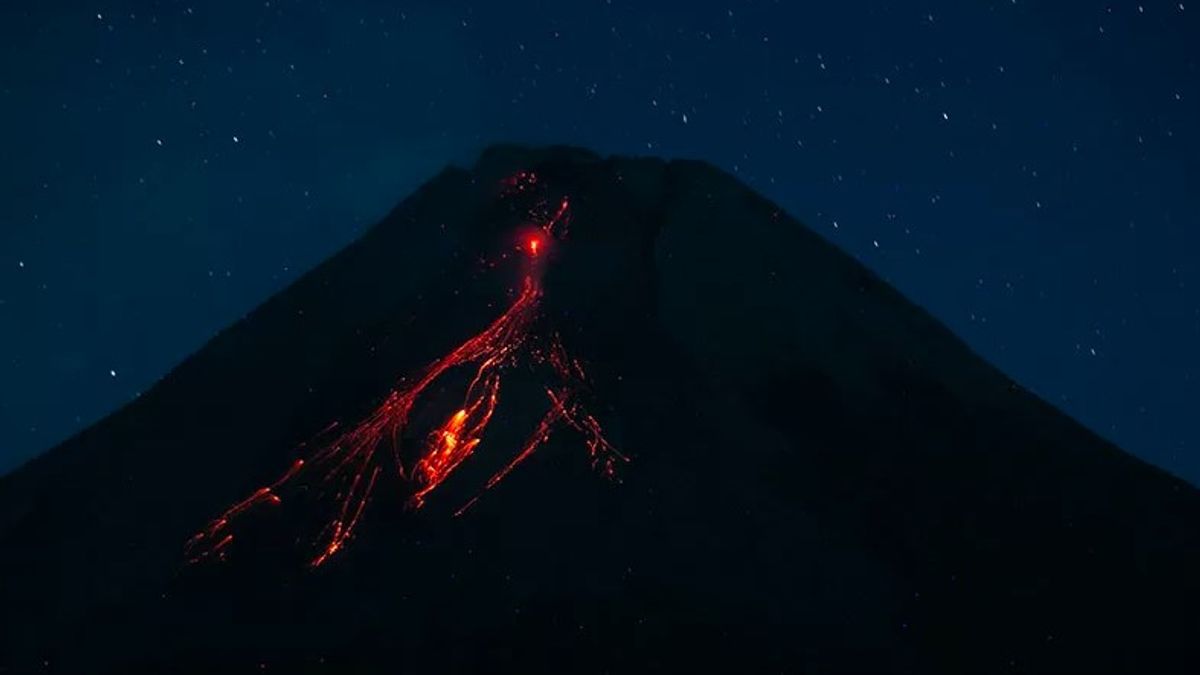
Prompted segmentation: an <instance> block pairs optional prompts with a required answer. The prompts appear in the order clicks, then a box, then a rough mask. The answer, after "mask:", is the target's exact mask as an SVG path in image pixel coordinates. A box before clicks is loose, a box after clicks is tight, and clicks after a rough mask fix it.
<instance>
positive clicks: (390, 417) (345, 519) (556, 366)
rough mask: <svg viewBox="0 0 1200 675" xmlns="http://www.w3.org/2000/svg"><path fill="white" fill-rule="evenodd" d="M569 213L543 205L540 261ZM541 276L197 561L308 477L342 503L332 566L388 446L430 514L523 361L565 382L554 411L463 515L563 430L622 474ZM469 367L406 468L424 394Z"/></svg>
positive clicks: (215, 535) (603, 466)
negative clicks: (543, 310) (458, 393)
mask: <svg viewBox="0 0 1200 675" xmlns="http://www.w3.org/2000/svg"><path fill="white" fill-rule="evenodd" d="M507 184H508V185H509V187H510V188H512V189H513V190H516V191H524V190H526V189H532V188H533V186H535V185H536V184H537V177H536V176H535V175H534V174H532V173H525V172H522V173H520V174H517V175H516V176H515V177H514V178H512V179H510V181H509V182H508V183H507ZM568 209H569V201H568V200H567V198H565V197H564V198H562V200H561V201H560V202H559V203H558V204H557V207H556V209H555V210H554V212H553V213H550V212H549V210H548V209H543V212H544V213H545V215H544V217H543V218H542V219H541V224H540V225H539V226H538V230H539V232H541V233H542V234H544V239H545V240H544V239H543V237H542V236H537V235H535V236H534V237H531V238H530V239H529V240H528V241H527V242H525V244H524V245H523V246H521V247H519V248H521V249H522V250H524V251H525V252H526V253H527V254H528V255H529V257H530V258H531V259H536V258H537V257H538V256H539V253H540V252H541V250H542V249H543V248H544V246H545V245H546V243H547V241H546V240H550V239H553V238H554V237H555V236H558V237H560V238H561V236H562V234H563V232H564V231H565V229H566V225H567V222H568V220H569V211H568ZM541 270H542V266H541V265H540V264H531V265H530V269H529V271H527V273H526V274H525V276H524V278H523V283H522V287H521V291H520V293H519V294H518V295H517V297H516V298H515V300H514V301H513V303H512V304H511V305H510V306H509V307H508V309H507V310H506V311H505V312H504V313H503V314H501V315H500V316H499V317H497V318H496V319H495V320H494V321H493V322H492V323H491V324H490V325H488V326H487V327H486V328H485V329H484V330H483V331H481V332H480V333H478V334H476V335H474V336H473V337H471V338H470V339H468V340H467V341H466V342H464V343H462V344H461V345H459V346H458V347H457V348H456V349H454V350H452V351H451V352H449V353H448V354H446V355H445V356H443V357H441V358H440V359H438V360H436V361H434V362H433V363H432V364H430V365H429V366H428V367H426V368H425V369H424V370H423V371H422V372H421V374H420V375H419V376H418V377H417V378H416V379H415V380H414V381H412V382H411V383H410V384H408V385H406V386H400V387H397V388H396V389H393V390H392V391H391V392H390V393H389V394H388V395H387V397H386V398H385V399H384V401H383V403H381V404H380V405H379V406H378V407H377V408H376V409H375V410H374V411H373V412H371V414H369V415H368V416H366V417H365V418H364V419H363V420H361V421H360V422H359V423H358V424H356V425H354V426H352V427H350V428H348V429H347V430H345V431H343V432H341V433H340V434H338V435H337V436H336V437H335V438H333V440H331V441H329V442H326V443H323V444H321V445H320V446H318V449H317V450H316V451H315V452H313V453H312V455H311V456H310V457H309V458H308V459H307V460H305V459H298V460H296V461H295V462H294V463H293V464H292V466H291V467H290V468H289V469H288V470H287V471H286V472H285V473H284V474H283V475H281V476H280V477H279V478H278V479H276V480H275V481H274V482H272V483H270V484H269V485H266V486H264V487H261V488H259V489H258V490H255V491H254V492H253V493H251V495H250V496H249V497H247V498H245V499H243V500H242V501H240V502H237V503H236V504H234V505H233V506H231V507H230V508H228V509H227V510H225V511H224V512H223V513H222V514H221V515H220V516H218V517H217V518H216V519H214V520H212V521H211V522H210V523H209V524H208V525H207V526H206V527H205V528H204V529H203V530H201V531H200V532H198V533H196V534H195V535H194V536H193V537H192V538H191V539H189V540H188V541H187V544H186V546H185V553H186V555H187V558H188V560H189V561H191V562H200V561H203V560H207V559H218V560H223V559H224V558H225V556H226V552H227V550H228V549H229V547H230V545H231V544H232V543H233V541H234V536H235V533H234V531H233V530H234V523H235V522H236V521H237V520H238V519H239V518H240V517H241V516H243V515H245V514H246V513H247V512H249V511H251V510H253V509H255V508H256V507H258V506H260V505H263V504H272V505H279V504H282V503H283V498H282V497H281V496H280V494H279V493H280V491H281V490H282V489H283V488H285V487H286V486H289V485H292V484H294V483H296V482H297V481H298V479H299V478H300V477H301V476H311V477H312V480H313V481H315V482H317V483H319V484H320V485H321V487H323V488H324V489H325V493H327V494H328V493H332V494H333V495H334V500H335V502H336V508H335V509H334V510H335V514H334V516H333V517H332V518H331V519H330V520H329V522H328V523H326V525H325V526H324V527H323V528H322V530H321V534H320V535H319V536H318V541H317V549H318V552H317V554H316V555H315V556H314V557H313V558H312V559H311V560H310V564H311V565H312V566H314V567H315V566H320V565H322V564H324V563H325V562H326V561H328V560H329V559H330V558H331V557H332V556H333V555H335V554H336V553H338V552H339V551H341V550H343V549H344V548H345V546H346V544H347V543H348V542H349V540H350V539H351V537H352V535H353V533H354V530H355V527H356V526H357V525H358V523H359V522H360V520H361V518H362V515H363V513H364V512H365V511H366V508H367V505H368V503H369V501H370V498H371V495H372V493H373V491H374V490H375V486H376V483H377V481H378V479H379V477H380V475H381V473H382V472H383V466H382V462H381V460H380V458H379V451H380V448H381V447H383V446H384V445H385V444H386V443H388V442H390V445H391V448H392V450H393V453H392V456H393V458H394V460H395V465H396V473H397V475H398V477H399V479H400V481H401V482H402V483H404V484H406V485H407V486H408V490H409V491H410V496H409V498H408V502H407V505H408V508H410V509H419V508H421V507H422V506H423V505H424V504H425V500H426V498H427V497H428V496H429V494H430V493H431V492H433V491H434V490H435V489H436V488H437V487H438V486H439V485H441V484H442V483H443V482H445V480H446V479H447V478H449V477H450V476H451V475H452V474H453V473H454V471H455V470H456V469H457V468H458V467H459V466H461V465H462V463H463V462H465V461H466V460H468V459H469V458H470V457H471V456H472V455H473V454H474V452H475V451H476V449H477V448H478V447H479V445H480V444H481V443H482V441H483V435H484V432H485V431H486V429H487V427H488V424H489V423H490V422H491V420H492V418H493V416H494V414H495V413H496V409H497V405H498V404H499V395H500V388H501V382H502V379H503V374H504V372H505V371H506V370H508V369H509V368H511V367H512V366H514V365H516V364H517V363H518V362H520V361H522V360H527V361H530V362H532V363H534V364H548V365H549V370H550V372H551V373H552V374H553V375H554V377H555V379H556V380H557V384H556V385H554V386H547V387H546V394H547V396H548V398H549V400H550V408H549V410H548V411H547V412H546V413H545V415H544V416H543V417H542V419H541V421H540V422H539V423H538V426H537V427H536V429H535V430H534V432H533V433H532V434H531V435H530V436H529V438H528V440H526V442H525V444H524V445H523V446H522V447H521V449H520V451H519V452H518V453H517V454H516V455H515V456H514V457H513V458H512V459H511V460H510V461H509V462H508V463H507V464H506V465H505V466H504V467H503V468H501V469H500V470H499V471H497V472H496V473H495V474H494V475H492V477H491V478H490V479H488V481H487V483H486V484H485V485H484V486H483V487H482V489H481V490H480V492H479V494H477V495H476V496H475V497H473V498H472V499H471V500H470V501H469V502H467V504H465V505H464V506H462V507H461V508H460V509H459V510H458V511H456V512H455V515H461V514H462V513H464V512H465V511H466V510H467V509H468V508H470V507H471V506H472V505H474V504H475V503H476V502H477V501H478V500H479V498H480V497H481V496H482V495H483V493H484V492H486V491H488V490H491V489H492V488H494V487H495V486H496V485H498V484H499V483H500V482H501V481H502V480H503V479H504V478H505V476H507V475H508V474H509V473H510V472H511V471H512V470H513V469H515V468H516V467H517V466H518V465H519V464H521V463H522V462H524V461H525V460H526V459H527V458H528V457H529V456H531V455H532V454H533V453H534V452H535V451H536V450H537V448H539V447H540V446H542V445H544V444H545V443H546V441H547V440H548V439H549V438H550V435H551V434H552V432H553V431H554V429H556V428H558V427H567V428H570V429H573V430H575V431H576V432H578V433H580V434H581V435H583V437H584V438H585V443H586V447H587V450H588V454H589V457H590V458H591V461H592V465H593V467H599V468H600V470H601V472H602V473H603V474H604V475H605V476H608V477H612V476H613V475H614V469H615V464H616V462H618V461H621V462H623V461H628V460H627V458H626V457H625V456H624V455H622V454H621V453H620V452H618V451H617V450H616V448H615V447H613V445H612V444H611V443H609V442H608V440H607V439H606V438H605V437H604V433H603V430H602V429H601V427H600V423H599V421H598V420H597V419H596V417H595V416H593V415H592V414H591V413H590V412H588V411H587V410H586V409H585V408H584V406H583V404H582V403H581V402H580V401H581V399H582V397H583V393H584V392H585V391H586V390H587V388H588V378H587V374H586V372H585V371H584V368H583V365H582V363H581V362H580V361H579V360H578V359H575V358H573V357H572V356H570V355H569V354H568V353H567V351H566V349H565V348H564V347H563V344H562V340H561V339H560V338H559V336H558V335H557V334H556V333H551V334H549V335H542V334H541V331H539V330H538V328H539V327H540V322H539V321H538V319H539V313H540V311H539V310H540V301H541V298H542V288H541ZM468 365H474V366H475V374H474V376H473V377H472V379H471V381H470V383H469V384H468V385H467V387H466V391H465V392H464V395H463V399H462V403H461V405H460V406H459V407H458V409H457V410H455V412H453V413H452V414H451V415H450V416H449V418H448V419H446V421H445V422H443V423H442V424H441V425H439V426H438V427H436V428H435V429H434V430H432V431H431V432H430V433H429V434H428V435H427V437H426V439H425V442H424V444H423V445H422V448H421V452H420V454H419V455H418V457H417V459H416V460H415V461H414V462H413V463H412V464H411V465H410V466H407V467H406V466H405V463H404V462H403V461H402V459H403V458H402V455H401V442H400V439H401V437H402V435H403V434H404V432H405V430H406V428H407V427H408V424H409V418H410V416H411V414H412V412H413V409H414V407H415V406H416V405H417V403H418V400H419V399H420V398H421V395H422V394H423V393H424V392H425V391H426V390H427V389H428V388H429V387H430V385H432V384H433V383H434V382H436V381H437V380H438V379H440V378H441V377H442V376H443V375H444V374H445V373H446V372H447V371H449V370H451V369H453V368H456V367H458V366H468ZM332 428H333V425H331V427H330V429H332Z"/></svg>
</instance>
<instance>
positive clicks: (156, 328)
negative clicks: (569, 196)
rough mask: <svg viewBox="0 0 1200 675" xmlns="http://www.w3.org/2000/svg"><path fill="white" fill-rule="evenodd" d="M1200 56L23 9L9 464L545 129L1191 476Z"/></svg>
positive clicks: (7, 184)
mask: <svg viewBox="0 0 1200 675" xmlns="http://www.w3.org/2000/svg"><path fill="white" fill-rule="evenodd" d="M1197 41H1200V4H1198V5H1197V6H1196V7H1192V3H1191V1H1190V0H1188V1H1187V2H1184V3H1180V2H1177V1H1176V0H1172V1H1170V2H1167V1H1162V0H1144V2H1142V3H1141V4H1139V3H1137V2H1122V1H1111V2H1090V1H1083V0H1054V1H1051V0H1045V1H1041V2H1035V1H1034V0H994V1H992V2H984V1H976V2H964V1H962V0H927V1H918V0H911V1H905V2H884V1H881V0H870V1H866V0H839V1H838V2H821V3H816V2H800V1H795V2H784V1H782V0H776V1H767V0H756V1H747V0H727V1H725V2H715V3H714V2H705V1H703V0H688V1H686V2H643V1H641V0H637V1H634V0H579V1H574V0H573V1H571V2H562V1H561V0H559V1H553V2H552V1H544V2H516V1H513V2H454V1H450V0H439V1H437V2H434V1H428V2H403V1H397V0H339V1H337V2H334V1H333V0H328V1H325V2H312V1H307V0H269V1H258V2H254V1H250V0H236V1H228V0H212V1H207V2H194V1H191V2H175V1H169V0H160V1H141V2H129V1H115V0H112V1H110V0H98V1H94V2H79V1H77V0H44V1H39V2H32V1H28V0H27V1H24V2H18V1H14V2H5V3H3V4H2V5H0V53H2V56H0V173H2V180H0V472H3V471H7V470H11V469H12V468H13V467H15V466H17V465H18V464H20V463H21V462H23V461H25V460H27V459H28V458H30V457H32V456H34V455H35V454H37V453H38V452H40V451H43V450H45V449H47V448H49V447H51V446H52V445H54V444H55V443H57V442H59V441H61V440H63V439H65V438H66V437H68V436H69V435H71V434H73V433H75V432H78V431H79V430H81V429H82V428H84V427H86V426H87V425H88V424H90V423H92V422H94V421H95V420H97V419H99V418H100V417H102V416H104V415H105V414H107V413H109V412H111V411H112V410H114V409H115V408H117V407H119V406H120V405H122V404H123V403H125V402H127V401H129V400H131V399H132V398H134V397H136V396H138V395H139V392H142V391H145V390H146V389H147V388H148V387H149V386H151V385H152V384H153V382H155V381H156V380H157V379H159V378H160V377H162V376H163V375H164V374H165V373H166V372H167V371H169V370H170V368H172V366H173V365H175V364H177V363H178V362H179V361H180V360H181V359H182V358H183V357H184V356H186V355H187V354H189V353H190V352H192V351H194V350H196V349H197V348H199V347H200V346H201V345H203V344H204V342H205V341H206V340H207V339H208V338H209V337H210V336H211V335H213V334H214V333H215V332H216V331H217V330H219V329H220V328H221V327H223V326H225V325H227V324H229V323H230V322H232V321H234V320H236V319H237V318H238V317H240V316H242V315H244V314H245V313H246V312H248V311H249V310H250V309H252V308H253V307H254V306H255V305H257V304H258V303H260V302H261V301H263V300H264V299H265V298H267V297H268V296H269V295H271V294H272V293H273V292H275V291H278V290H280V289H281V288H283V287H284V286H285V285H287V284H288V283H289V282H290V281H292V280H293V279H295V278H296V277H297V276H298V275H299V274H301V273H302V272H303V271H304V270H306V269H309V268H311V267H312V266H314V265H315V264H317V263H319V262H320V261H321V260H322V259H323V258H325V257H326V256H328V255H330V254H331V253H332V252H334V251H336V250H337V249H338V248H340V247H341V246H344V245H345V244H347V243H348V242H350V241H351V240H353V239H354V238H355V237H356V236H358V235H359V234H361V233H362V232H363V231H364V229H365V228H366V227H369V226H370V225H371V224H372V223H373V222H375V221H376V220H377V219H378V218H380V217H381V216H382V215H383V214H384V213H385V212H386V211H388V210H389V209H390V208H391V207H392V206H393V205H394V204H395V203H396V202H398V201H399V200H400V199H402V198H403V197H405V196H406V195H407V194H408V193H409V192H410V191H411V190H412V189H413V188H415V187H416V186H417V185H419V184H420V183H421V182H422V181H423V180H425V179H426V178H428V177H430V176H431V175H432V174H433V173H434V172H435V171H436V170H438V169H439V168H440V167H442V166H443V165H445V164H446V163H448V162H459V163H463V162H469V161H471V160H472V158H473V157H474V156H475V154H476V153H477V152H478V151H479V150H480V149H481V148H482V147H484V146H485V145H487V144H489V143H491V142H494V141H524V142H532V143H542V142H568V143H572V144H579V145H585V146H589V147H591V148H593V149H595V150H597V151H600V152H603V153H624V154H651V155H661V156H673V157H674V156H678V157H694V158H701V159H706V160H708V161H711V162H713V163H715V164H717V165H719V166H721V167H723V168H725V169H726V170H728V171H730V172H733V173H735V174H736V175H738V176H740V177H741V178H742V179H743V180H744V181H746V182H747V183H748V184H749V185H750V186H752V187H754V188H755V189H757V190H759V191H760V192H762V193H763V194H765V195H766V196H767V197H769V198H771V199H772V200H774V201H776V202H778V203H779V204H781V205H782V206H783V207H785V208H786V209H787V210H788V211H789V212H791V213H792V214H793V215H795V216H796V217H798V218H800V219H801V220H803V221H805V222H807V223H808V224H809V225H810V226H811V227H813V228H814V229H816V230H818V231H819V232H820V233H821V234H822V235H824V236H825V237H827V238H829V239H830V240H832V241H833V242H835V243H837V244H838V245H839V246H841V247H842V248H844V249H845V250H846V251H848V252H849V253H851V254H852V255H854V256H855V257H857V258H858V259H859V260H861V261H862V262H864V263H865V264H866V265H867V266H869V267H870V268H872V269H873V270H875V271H876V272H878V273H879V274H880V275H882V276H883V277H884V278H885V279H887V280H888V281H890V282H891V283H892V284H894V285H895V286H896V287H898V288H899V289H900V290H901V291H902V292H904V293H905V294H906V295H908V296H909V297H910V298H912V299H913V300H915V301H916V302H918V303H919V304H921V305H922V306H924V307H926V308H927V309H929V310H930V311H931V312H932V313H933V314H934V315H935V316H937V317H938V318H939V319H941V320H942V321H943V322H944V323H946V324H947V325H948V326H949V327H950V328H951V329H952V330H954V331H955V332H956V333H958V334H959V335H960V336H962V337H963V338H964V339H965V340H966V341H967V342H968V343H969V344H970V345H971V346H972V347H973V348H974V349H975V350H976V351H977V352H979V353H980V354H982V355H983V356H984V357H986V358H987V359H989V360H990V361H992V362H993V363H995V364H996V365H998V366H999V367H1000V368H1001V369H1003V370H1004V371H1006V372H1007V373H1008V374H1010V375H1011V376H1013V377H1014V378H1015V379H1017V380H1018V381H1020V382H1022V383H1023V384H1025V385H1026V386H1028V387H1030V388H1031V389H1033V390H1034V391H1035V392H1037V393H1038V394H1040V395H1041V396H1042V397H1043V398H1045V399H1046V400H1048V401H1050V402H1051V403H1053V404H1054V405H1056V406H1058V407H1060V408H1061V409H1063V410H1065V411H1066V412H1068V413H1069V414H1071V415H1072V416H1074V417H1075V418H1077V419H1079V420H1080V421H1082V422H1083V423H1085V424H1086V425H1088V426H1089V427H1091V428H1092V429H1094V430H1096V431H1097V432H1098V433H1100V434H1101V435H1103V436H1105V437H1106V438H1108V439H1110V440H1112V441H1114V442H1116V443H1118V444H1119V445H1121V446H1122V447H1124V448H1126V449H1127V450H1129V451H1130V452H1132V453H1134V454H1135V455H1137V456H1139V457H1141V458H1143V459H1145V460H1147V461H1149V462H1152V463H1154V464H1157V465H1159V466H1162V467H1164V468H1166V469H1168V470H1170V471H1172V472H1174V473H1175V474H1177V475H1179V476H1182V477H1184V478H1186V479H1188V480H1190V481H1192V482H1193V483H1200V429H1198V428H1197V426H1196V424H1195V423H1194V414H1195V412H1196V409H1197V404H1198V403H1200V352H1198V349H1197V347H1198V346H1200V184H1198V182H1200V137H1198V135H1197V124H1196V121H1197V120H1200V105H1198V103H1200V72H1198V69H1197V60H1198V59H1200V50H1197V49H1196V48H1195V46H1194V45H1195V43H1196V42H1197ZM1189 43H1190V44H1189Z"/></svg>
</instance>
